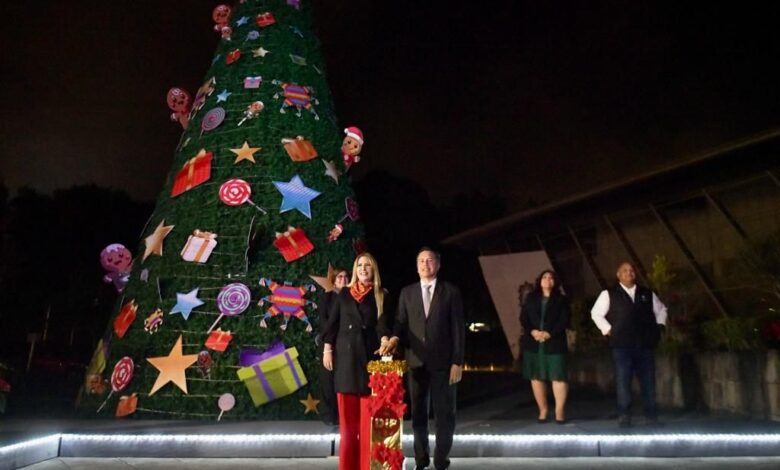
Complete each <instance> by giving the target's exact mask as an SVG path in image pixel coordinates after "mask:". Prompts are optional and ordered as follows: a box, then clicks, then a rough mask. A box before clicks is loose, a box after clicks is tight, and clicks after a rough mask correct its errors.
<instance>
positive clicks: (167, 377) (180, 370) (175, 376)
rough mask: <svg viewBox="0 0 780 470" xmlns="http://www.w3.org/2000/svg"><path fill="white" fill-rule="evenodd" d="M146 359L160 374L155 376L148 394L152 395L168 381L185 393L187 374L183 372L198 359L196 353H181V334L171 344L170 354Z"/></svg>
mask: <svg viewBox="0 0 780 470" xmlns="http://www.w3.org/2000/svg"><path fill="white" fill-rule="evenodd" d="M146 360H147V361H149V362H150V363H151V364H152V365H153V366H154V367H155V368H156V369H157V370H159V371H160V375H158V376H157V380H156V381H155V382H154V385H153V386H152V391H151V392H149V396H152V395H154V393H155V392H156V391H157V390H159V389H161V388H162V387H163V386H164V385H165V384H167V383H168V382H173V383H174V384H176V386H177V387H179V388H180V389H181V390H182V391H183V392H184V393H187V376H186V375H185V373H184V372H185V371H186V369H187V367H189V366H191V365H193V364H195V362H197V361H198V355H197V354H188V355H186V356H183V355H182V350H181V335H179V339H177V340H176V344H174V345H173V348H172V349H171V352H170V354H168V355H167V356H162V357H147V358H146Z"/></svg>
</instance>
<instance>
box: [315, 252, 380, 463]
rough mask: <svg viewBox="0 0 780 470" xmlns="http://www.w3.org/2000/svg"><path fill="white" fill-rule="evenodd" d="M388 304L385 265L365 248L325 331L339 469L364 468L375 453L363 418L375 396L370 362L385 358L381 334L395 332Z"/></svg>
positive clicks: (335, 302) (325, 363) (335, 300)
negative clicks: (364, 432) (362, 464)
mask: <svg viewBox="0 0 780 470" xmlns="http://www.w3.org/2000/svg"><path fill="white" fill-rule="evenodd" d="M385 307H386V302H385V291H384V290H383V289H382V281H381V278H380V277H379V267H378V266H377V263H376V260H375V259H374V257H373V256H371V255H370V254H369V253H363V254H361V255H359V256H358V257H357V259H355V263H354V265H353V266H352V281H351V282H350V283H349V285H348V286H347V287H346V288H344V289H342V290H341V292H340V293H339V294H338V295H337V296H335V297H334V298H333V299H332V301H331V305H330V308H329V309H328V317H329V318H328V325H327V327H326V331H325V336H324V337H325V348H324V350H323V355H322V364H323V366H325V368H326V369H328V370H334V366H335V371H334V374H333V379H334V382H335V386H336V396H337V401H338V408H339V433H340V435H341V442H340V444H339V470H359V469H360V462H362V461H365V462H368V461H369V459H370V455H369V454H370V447H369V446H370V442H369V436H368V435H361V429H360V422H361V415H364V414H365V415H367V414H368V402H369V398H370V397H371V389H370V388H369V387H368V370H366V366H367V365H368V361H370V360H375V359H379V356H377V352H378V350H379V345H380V338H382V336H389V334H390V329H389V324H388V316H389V315H388V313H387V312H386V311H385ZM388 310H389V309H388ZM334 345H335V347H334Z"/></svg>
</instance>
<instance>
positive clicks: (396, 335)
mask: <svg viewBox="0 0 780 470" xmlns="http://www.w3.org/2000/svg"><path fill="white" fill-rule="evenodd" d="M440 265H441V263H440V256H439V253H437V252H435V251H433V250H432V249H430V248H427V247H424V248H422V249H421V250H420V251H419V252H418V254H417V273H418V274H419V275H420V282H419V283H414V284H411V285H409V286H406V287H404V288H403V290H401V295H400V296H399V299H398V313H397V315H396V319H395V325H394V327H393V336H392V337H391V338H390V339H387V338H382V345H381V347H380V349H379V352H380V354H382V355H386V354H392V353H393V352H394V351H395V349H396V347H397V346H398V344H399V343H403V344H404V346H405V348H406V360H407V363H408V365H409V368H410V371H409V377H410V387H409V388H410V394H411V401H412V429H413V430H414V460H415V462H416V465H417V466H416V468H417V469H424V468H426V467H427V466H428V465H430V448H429V446H428V397H429V396H430V398H431V401H432V402H433V414H434V417H435V418H436V449H435V452H434V456H433V464H434V467H435V468H436V469H437V470H442V469H446V468H447V467H449V465H450V460H449V458H448V455H449V453H450V449H451V448H452V435H453V433H454V431H455V384H457V383H458V382H460V379H461V377H462V375H463V349H464V342H465V336H466V329H465V324H464V317H463V301H462V300H461V296H460V291H459V290H458V288H457V287H455V286H454V285H452V284H450V283H448V282H446V281H441V280H438V279H437V278H436V275H437V274H438V272H439V267H440Z"/></svg>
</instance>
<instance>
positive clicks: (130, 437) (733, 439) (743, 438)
mask: <svg viewBox="0 0 780 470" xmlns="http://www.w3.org/2000/svg"><path fill="white" fill-rule="evenodd" d="M338 438H339V435H338V434H52V435H50V436H45V437H41V438H37V439H32V440H29V441H24V442H20V443H18V444H11V445H7V446H4V447H0V455H2V454H9V453H11V452H15V451H19V450H22V449H24V448H29V447H33V446H40V445H52V444H57V445H58V444H59V442H58V441H59V440H60V439H63V440H66V439H67V440H75V441H87V442H113V443H126V444H129V443H133V444H136V443H146V442H153V443H156V444H165V443H212V444H213V443H224V444H231V443H232V444H267V443H273V442H284V443H290V442H310V443H311V442H313V443H322V442H332V441H335V440H338ZM430 438H431V439H434V438H435V436H433V435H431V436H430ZM413 439H414V437H413V436H412V435H411V434H405V435H404V436H403V441H404V443H411V442H412V441H413ZM454 440H455V441H456V442H458V443H461V444H470V443H476V444H481V443H489V444H502V445H513V444H523V445H528V444H541V443H544V442H549V443H567V442H568V443H570V442H581V443H589V444H592V443H598V442H603V443H610V444H619V443H636V442H641V443H644V444H659V443H677V444H679V443H681V442H689V443H697V444H736V443H752V444H773V445H778V446H780V434H630V435H619V434H591V435H583V434H508V435H507V434H456V435H455V436H454ZM779 449H780V448H779ZM779 453H780V452H779Z"/></svg>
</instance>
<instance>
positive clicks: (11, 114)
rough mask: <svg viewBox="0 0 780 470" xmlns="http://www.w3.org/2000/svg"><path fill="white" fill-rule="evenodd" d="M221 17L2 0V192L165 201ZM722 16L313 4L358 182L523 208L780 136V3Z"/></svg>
mask: <svg viewBox="0 0 780 470" xmlns="http://www.w3.org/2000/svg"><path fill="white" fill-rule="evenodd" d="M250 1H251V0H250ZM218 3H219V2H217V1H205V0H198V1H195V0H186V1H185V0H180V1H174V0H166V1H159V0H154V1H152V0H144V1H132V2H120V1H117V2H108V1H100V2H98V1H91V2H87V1H78V0H73V1H67V2H65V1H59V2H55V1H44V0H31V1H24V2H3V5H2V6H0V13H2V17H3V18H5V20H6V21H5V22H4V23H5V24H4V26H3V28H0V35H1V36H0V37H1V38H2V45H3V52H2V59H1V60H2V62H1V65H0V67H1V68H0V77H1V80H2V82H1V83H2V87H0V112H1V113H2V124H1V125H0V178H2V179H3V180H4V181H5V184H6V185H8V186H10V187H11V188H12V189H15V188H17V187H19V186H21V185H30V186H33V187H35V188H38V189H41V190H45V191H49V190H51V189H54V188H60V187H67V186H70V185H73V184H81V183H97V184H99V185H101V186H110V187H116V188H122V189H126V190H127V191H129V192H130V193H131V194H132V195H133V196H134V197H136V198H139V199H145V200H149V199H152V198H154V197H155V196H156V194H157V193H158V192H159V191H160V189H161V187H162V185H163V182H164V178H165V175H166V173H167V171H168V169H169V167H170V164H171V159H172V157H173V150H174V148H175V146H176V144H177V141H178V137H179V134H180V129H179V128H178V125H177V124H175V123H172V122H170V121H169V120H168V113H169V110H168V108H167V106H166V104H165V94H166V92H167V90H168V88H170V87H171V86H176V85H178V86H184V87H186V88H188V89H189V90H190V92H194V90H195V89H196V88H197V86H198V85H200V83H201V82H202V80H203V78H204V74H205V72H206V69H207V68H208V66H209V64H210V60H211V57H212V55H213V53H214V50H215V48H216V45H217V41H218V36H217V34H215V33H214V32H213V31H212V29H211V27H212V24H213V23H212V21H211V10H212V9H213V7H214V6H215V5H217V4H218ZM682 3H690V4H691V5H680V4H682ZM710 3H717V2H638V1H637V2H634V1H631V2H626V1H613V2H581V1H570V2H553V1H528V2H524V1H484V2H454V1H453V2H446V3H445V2H438V1H436V2H426V1H417V2H404V1H392V2H391V1H370V2H369V1H357V0H320V1H316V2H315V4H314V6H315V24H316V26H317V34H318V35H319V37H320V38H321V40H322V43H323V50H324V54H325V56H326V61H327V63H328V71H327V72H328V77H329V82H330V85H331V90H332V92H333V94H334V97H335V102H336V106H337V108H336V114H337V116H338V117H339V118H340V120H341V122H342V124H345V125H351V124H356V125H358V126H360V127H362V128H363V131H364V134H365V136H366V144H365V147H364V151H363V161H362V162H361V163H360V164H359V165H358V166H357V167H356V168H354V170H353V171H354V175H355V177H357V178H359V177H360V176H361V175H363V174H365V173H366V172H368V171H371V170H376V169H385V170H388V171H390V172H391V173H393V174H395V175H398V176H401V177H405V178H411V179H414V180H415V181H418V182H420V183H422V184H424V185H425V186H426V187H427V188H428V189H429V191H430V194H431V196H432V197H433V199H434V201H436V202H446V201H448V200H449V199H450V198H451V196H453V195H454V194H455V193H457V192H461V191H470V190H476V189H478V190H481V191H482V192H483V193H487V194H491V193H494V192H497V193H499V194H500V195H502V196H504V197H505V198H506V199H507V202H508V206H509V208H510V209H515V208H518V207H520V206H521V205H522V204H524V203H525V202H526V201H527V200H528V198H530V197H533V198H535V199H536V200H542V201H549V200H554V199H558V198H560V197H563V196H566V195H568V194H570V193H572V192H578V191H583V190H586V189H588V188H589V187H590V186H592V185H599V184H603V183H605V182H608V181H610V180H612V179H615V178H620V177H624V176H629V175H631V174H636V173H638V172H643V171H647V170H651V169H653V168H656V167H658V166H660V165H662V164H664V163H668V162H670V161H674V160H676V159H679V158H682V157H685V156H688V155H691V154H694V153H698V152H701V151H703V150H706V149H707V148H711V147H713V146H716V145H718V144H721V143H724V142H728V141H730V140H734V139H737V138H740V137H743V136H745V135H748V134H752V133H755V132H758V131H761V130H764V129H768V128H772V127H775V126H778V125H780V110H779V109H780V108H779V107H778V102H779V100H778V98H780V86H779V85H780V68H778V66H777V62H778V60H780V54H778V53H779V52H780V41H779V40H778V37H779V36H778V33H777V25H778V24H780V17H779V16H780V15H778V11H780V6H778V7H766V6H764V5H765V4H766V3H765V2H761V3H758V2H754V3H750V2H731V3H730V4H727V5H725V6H719V5H714V4H712V5H711V4H710ZM770 3H772V2H770ZM694 4H695V5H694ZM759 5H762V6H761V7H759ZM766 8H770V9H769V10H767V9H766Z"/></svg>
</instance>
